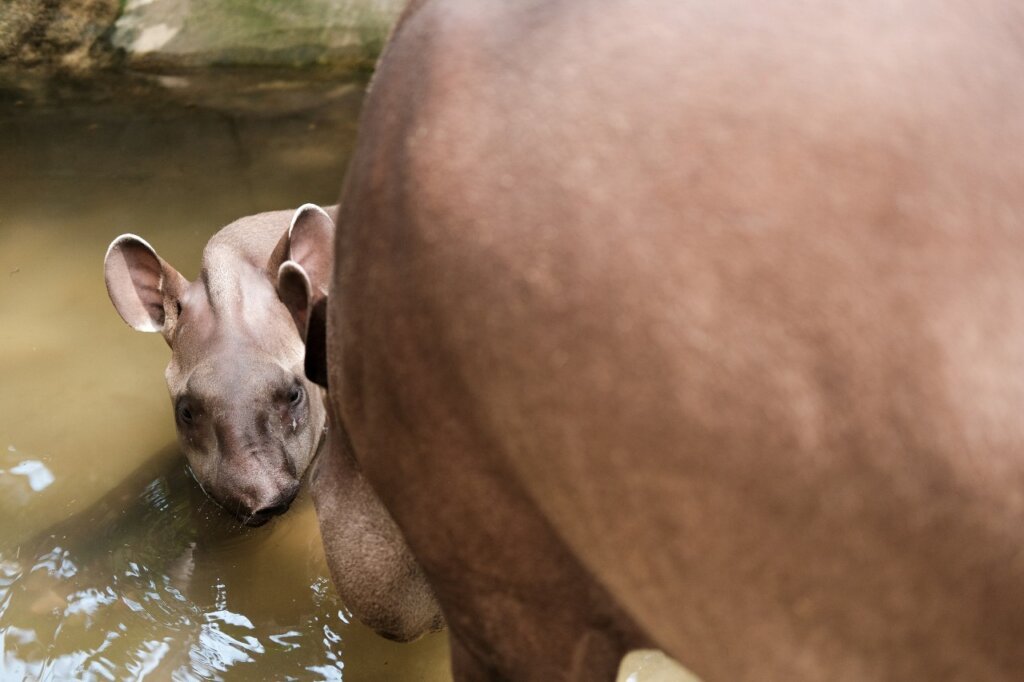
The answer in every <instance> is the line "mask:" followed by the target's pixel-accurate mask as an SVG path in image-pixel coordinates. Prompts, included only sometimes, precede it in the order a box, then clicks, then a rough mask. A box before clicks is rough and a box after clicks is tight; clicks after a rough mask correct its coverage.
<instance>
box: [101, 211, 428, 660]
mask: <svg viewBox="0 0 1024 682" xmlns="http://www.w3.org/2000/svg"><path fill="white" fill-rule="evenodd" d="M328 210H332V209H328ZM333 235H334V222H333V220H332V219H331V218H330V216H329V215H328V214H327V212H326V211H325V210H324V209H321V208H320V207H318V206H315V205H313V204H306V205H304V206H301V207H300V208H299V209H298V210H295V211H275V212H271V213H261V214H259V215H255V216H250V217H246V218H241V219H239V220H237V221H235V222H233V223H231V224H230V225H228V226H227V227H225V228H223V229H222V230H221V231H220V232H218V233H217V234H216V235H214V236H213V238H212V239H211V240H210V242H209V243H208V244H207V245H206V248H205V250H204V251H203V261H202V269H201V272H200V275H199V278H198V279H197V280H196V281H195V282H189V281H187V280H186V279H185V278H184V277H183V276H182V275H181V274H179V273H178V271H177V270H175V269H174V268H173V267H171V266H170V265H169V264H168V263H167V262H166V261H164V260H163V259H162V258H160V256H158V255H157V253H156V251H155V250H154V249H153V247H151V246H150V245H149V244H148V243H147V242H146V241H145V240H143V239H142V238H140V237H137V236H135V235H132V234H125V235H121V236H120V237H118V238H117V239H115V240H114V241H113V242H112V243H111V245H110V248H109V249H108V250H107V255H106V259H105V262H104V275H105V279H106V284H107V291H108V292H109V294H110V300H111V301H113V303H114V307H115V308H116V309H117V312H118V313H119V314H120V315H121V317H122V318H123V319H124V321H125V322H127V323H128V324H129V325H130V326H131V327H133V328H134V329H136V330H138V331H146V332H160V333H161V334H162V335H163V337H164V339H165V340H166V341H167V344H168V345H169V346H170V347H171V361H170V363H169V364H168V366H167V371H166V373H165V374H166V379H167V387H168V389H169V390H170V394H171V402H172V404H173V406H174V421H175V426H176V429H177V432H178V439H179V441H180V443H181V447H182V449H183V450H184V451H185V455H186V457H187V458H188V461H189V463H190V465H191V467H192V470H193V472H194V474H195V477H196V480H197V481H198V483H199V485H200V486H202V488H203V489H204V490H205V491H206V493H207V494H208V495H209V496H210V497H212V498H213V499H214V500H216V501H217V502H218V503H219V504H220V505H221V506H222V507H224V508H225V509H226V510H228V511H230V512H232V513H234V514H235V515H236V516H237V517H238V518H239V519H240V520H242V521H243V522H244V523H246V524H248V525H251V526H258V525H260V524H263V523H266V522H267V521H268V520H269V519H270V518H271V517H272V516H274V515H275V514H281V513H283V512H285V511H286V510H287V509H288V506H289V505H290V504H291V502H292V500H294V498H295V495H296V493H297V492H298V489H299V482H300V480H301V479H302V476H303V473H304V472H305V471H306V469H307V468H308V467H309V466H310V463H311V462H312V461H313V460H314V457H315V456H316V454H317V452H318V451H320V450H323V451H324V455H325V456H324V457H321V458H320V459H319V460H318V462H317V464H316V465H315V466H316V469H317V470H316V471H314V472H313V476H312V477H311V478H312V480H313V482H312V493H313V500H314V502H315V504H316V507H317V516H318V518H319V521H320V529H321V534H322V535H323V537H324V539H325V542H324V549H325V552H326V554H327V562H328V565H329V567H330V569H331V576H332V578H333V580H334V583H335V586H336V587H337V588H338V592H339V593H340V594H341V596H342V598H343V599H344V601H345V603H346V605H347V606H348V608H349V609H350V610H351V611H352V612H353V613H354V614H355V615H356V617H357V618H359V619H360V620H361V621H362V622H363V623H365V624H366V625H369V626H370V627H371V628H373V629H374V630H375V631H376V632H377V633H378V634H380V635H383V636H385V637H388V638H390V639H396V640H403V641H404V640H410V639H415V638H416V637H418V636H419V635H421V634H423V633H424V632H428V631H431V630H437V629H440V628H441V627H442V626H443V623H444V619H443V617H442V616H441V612H440V608H439V607H438V605H437V602H436V600H435V599H434V595H433V593H432V591H431V590H430V588H429V587H428V586H427V583H426V580H425V578H424V577H423V573H422V570H421V569H420V567H419V564H418V563H417V562H416V561H415V560H414V559H413V558H412V554H411V553H410V551H409V548H408V547H407V546H406V544H405V540H404V539H403V538H402V535H401V533H400V532H399V531H398V528H397V526H396V525H395V523H394V521H393V520H392V518H391V516H390V514H388V512H387V510H386V509H385V508H384V506H383V504H382V503H381V502H380V500H379V499H378V498H377V496H376V494H374V493H373V491H372V490H371V489H370V487H369V485H368V484H367V483H366V481H365V479H364V478H363V476H362V473H361V472H360V471H359V468H358V466H356V464H355V460H354V458H353V457H352V456H351V453H350V451H349V450H348V448H345V447H343V446H344V444H345V443H346V442H347V437H346V435H345V434H344V432H343V431H341V430H340V429H335V430H334V433H333V435H332V437H333V438H335V439H336V440H338V441H339V444H338V446H337V447H335V448H334V451H333V452H331V451H330V450H329V449H328V448H326V447H325V446H324V444H325V443H326V441H327V429H326V427H325V417H324V405H323V395H322V391H321V389H320V388H319V387H318V386H317V385H316V384H314V383H311V382H310V381H309V380H307V379H306V374H305V372H304V371H303V358H304V356H305V355H306V353H305V352H304V346H303V340H302V338H300V335H299V331H298V330H299V329H301V330H302V332H305V330H306V328H307V325H308V324H309V318H310V317H312V318H313V322H314V324H318V325H320V326H322V324H323V320H322V318H319V319H318V318H317V316H318V315H319V314H321V313H322V311H323V305H322V301H323V299H324V297H325V295H326V291H327V283H328V281H329V279H330V277H331V268H332V256H331V249H329V248H322V246H323V245H324V244H330V243H331V242H332V241H333ZM283 300H284V301H289V302H290V308H291V311H289V308H288V307H286V306H285V304H284V303H283V302H282V301H283ZM299 302H301V304H302V305H298V303H299ZM307 303H310V304H313V305H306V304H307ZM314 336H315V337H317V338H322V332H321V333H320V334H318V335H314ZM310 350H311V353H310V354H309V359H310V361H311V362H314V363H315V367H317V368H320V369H322V367H323V363H322V359H321V361H320V362H315V361H316V358H317V351H316V350H315V349H310ZM320 352H321V353H322V349H321V351H320ZM314 376H315V375H314ZM324 383H325V382H324Z"/></svg>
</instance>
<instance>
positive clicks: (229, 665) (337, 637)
mask: <svg viewBox="0 0 1024 682" xmlns="http://www.w3.org/2000/svg"><path fill="white" fill-rule="evenodd" d="M195 488H196V487H195V484H194V483H193V482H192V481H191V480H190V479H189V478H188V477H187V474H186V472H185V469H184V464H183V463H182V462H181V461H180V460H179V461H172V462H170V463H169V465H168V468H167V470H166V471H165V472H163V473H161V474H160V475H159V476H157V477H155V478H153V479H152V480H151V481H149V482H148V483H147V484H146V485H144V486H142V489H141V490H140V491H139V492H138V494H137V495H136V496H135V497H134V499H132V500H130V501H129V503H128V505H127V506H125V507H118V505H112V504H104V503H101V504H98V505H96V506H95V507H94V508H93V509H90V510H89V511H88V512H87V513H85V514H83V515H81V516H80V517H78V518H75V519H73V520H71V521H69V522H67V523H64V524H61V525H60V526H58V527H56V528H54V529H52V531H51V532H48V533H46V534H44V535H43V536H41V537H39V538H37V539H36V540H34V541H33V542H29V543H25V544H23V545H21V546H19V547H17V548H14V549H13V550H11V549H5V550H3V551H2V552H0V624H2V627H0V652H2V657H0V677H3V678H4V679H9V678H14V679H22V678H26V677H27V678H56V679H67V678H71V679H110V680H113V679H123V678H125V677H130V678H132V679H141V678H143V677H146V676H153V678H154V679H174V680H193V679H197V678H198V679H250V678H252V677H253V676H256V675H257V673H258V676H259V677H260V678H268V677H272V678H274V679H311V678H313V679H338V680H340V679H343V678H344V679H346V680H351V679H357V680H358V679H395V678H396V676H397V678H398V679H446V678H447V670H446V664H445V662H444V658H445V642H444V637H443V636H441V637H438V636H433V637H428V638H425V639H424V640H421V641H420V642H417V643H415V644H412V645H405V646H403V645H398V644H394V643H391V642H387V641H385V640H382V639H380V638H378V637H376V635H374V634H372V633H371V632H369V631H367V630H366V629H365V628H363V627H362V626H360V625H359V624H358V623H356V622H354V621H353V619H352V618H351V617H350V615H349V614H348V613H347V612H346V611H345V608H344V606H343V605H342V604H341V602H340V601H339V600H338V598H337V595H336V594H335V593H334V591H333V589H332V587H331V585H330V581H329V579H328V578H327V573H326V567H325V565H324V562H323V556H322V554H321V552H320V550H319V543H318V538H317V536H316V527H315V524H314V519H313V516H312V514H313V512H312V508H311V505H310V503H309V501H308V500H305V499H301V498H300V500H299V501H297V503H296V508H295V509H294V510H293V512H291V513H289V514H288V515H286V516H285V517H282V518H281V519H279V520H277V521H275V522H272V523H271V524H269V525H268V526H266V527H263V528H257V529H250V528H246V527H243V526H240V525H238V524H237V523H236V522H235V521H234V520H233V519H232V518H231V517H229V516H227V515H226V514H224V513H223V512H222V511H221V510H219V509H217V508H216V507H214V506H213V505H211V504H209V503H207V502H205V501H204V500H205V498H203V497H202V496H201V495H199V494H197V491H196V489H195ZM389 649H390V651H389ZM353 652H355V656H353Z"/></svg>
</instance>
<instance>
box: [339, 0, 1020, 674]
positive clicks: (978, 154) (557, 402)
mask: <svg viewBox="0 0 1024 682" xmlns="http://www.w3.org/2000/svg"><path fill="white" fill-rule="evenodd" d="M1022 30H1024V9H1022V8H1021V6H1020V5H1019V3H1014V2H1009V1H1007V0H981V1H980V2H979V1H978V0H970V1H968V0H940V1H937V2H908V3H892V2H883V1H881V0H868V1H866V2H858V3H838V2H824V3H810V4H809V3H803V2H789V1H781V2H773V3H767V4H765V3H757V2H751V1H750V0H731V1H726V2H720V1H715V2H710V1H707V2H679V1H678V0H649V1H648V2H625V1H615V0H605V1H598V0H576V1H566V2H548V1H546V0H545V1H543V2H541V1H539V0H526V1H523V2H514V3H509V2H496V1H494V2H492V1H488V0H423V1H421V2H415V3H414V4H413V5H412V7H411V8H410V9H409V10H407V12H406V15H405V17H404V19H403V20H402V22H401V23H400V25H399V26H398V28H397V29H396V31H395V33H394V35H393V38H392V40H391V42H390V45H389V46H388V48H387V49H386V52H385V54H384V56H383V58H382V60H381V61H380V64H379V68H378V70H377V73H376V76H375V79H374V82H373V87H372V90H371V92H370V94H369V97H368V100H367V102H366V105H365V109H364V113H363V117H362V123H361V128H360V135H359V141H358V146H357V150H356V153H355V157H354V160H353V161H352V163H351V166H350V169H349V173H348V176H347V179H346V184H345V188H344V191H343V193H342V204H341V209H340V214H339V220H338V225H339V231H338V238H337V251H336V259H337V260H336V279H335V281H334V287H333V293H332V298H331V300H330V304H329V324H328V338H327V341H328V358H329V368H330V371H329V375H330V391H329V393H330V398H331V401H332V403H333V409H334V410H335V412H336V415H337V417H338V418H340V421H341V422H343V423H344V426H345V428H346V429H347V430H348V433H349V434H350V436H351V440H352V444H353V446H354V449H355V452H356V456H357V459H358V462H359V463H360V465H361V466H362V468H363V471H364V473H365V474H366V476H367V477H368V479H369V480H370V481H371V482H372V484H373V485H374V486H375V488H376V489H377V491H378V492H379V493H380V494H381V496H382V498H383V500H384V502H385V503H386V505H387V506H388V508H389V509H390V510H391V511H392V513H393V515H394V517H395V519H396V520H397V523H398V525H399V526H400V528H401V529H402V530H403V531H404V533H405V535H406V538H407V540H408V542H409V544H410V546H411V548H412V550H413V552H414V554H415V555H416V556H417V558H418V559H419V560H420V561H421V563H422V564H423V566H424V569H425V571H426V573H427V576H428V579H429V580H430V582H431V583H432V585H433V587H434V588H435V590H436V593H437V595H438V598H439V600H440V601H441V603H442V607H443V609H444V611H445V614H446V617H447V619H448V622H449V624H450V627H451V632H452V642H453V657H454V658H453V666H454V671H455V673H456V677H457V678H458V679H482V678H485V677H490V678H509V679H556V678H559V677H570V678H574V679H601V678H602V677H603V678H605V679H607V678H609V677H610V676H611V675H612V674H613V671H614V666H615V664H616V662H617V657H618V655H619V654H620V653H621V652H622V650H624V649H625V648H627V647H630V646H636V645H646V644H654V645H657V646H660V647H662V648H664V649H665V650H667V651H668V652H670V653H671V654H672V655H674V656H676V657H677V658H678V659H679V660H680V661H682V662H683V663H685V664H686V665H688V666H689V667H691V668H692V669H693V670H694V671H695V672H697V673H698V674H700V675H701V676H703V677H704V678H705V679H707V680H709V681H710V680H789V679H817V680H824V679H827V680H865V679H875V680H882V679H886V680H910V679H917V680H925V679H927V680H940V679H941V680H954V679H955V680H982V679H984V680H1011V679H1014V680H1015V679H1019V676H1020V674H1021V671H1022V670H1024V646H1021V643H1022V641H1024V640H1022V638H1024V533H1022V529H1024V419H1022V418H1021V414H1022V413H1024V78H1022V74H1024V41H1021V39H1020V36H1021V31H1022Z"/></svg>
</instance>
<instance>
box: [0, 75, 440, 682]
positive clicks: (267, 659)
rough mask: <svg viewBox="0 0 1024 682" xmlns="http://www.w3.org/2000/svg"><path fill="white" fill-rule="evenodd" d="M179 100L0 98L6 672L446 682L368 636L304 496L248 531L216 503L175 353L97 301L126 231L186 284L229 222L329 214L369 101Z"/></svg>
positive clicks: (1, 622) (188, 94)
mask: <svg viewBox="0 0 1024 682" xmlns="http://www.w3.org/2000/svg"><path fill="white" fill-rule="evenodd" d="M164 80H165V81H166V79H164ZM163 85H164V86H171V87H172V88H176V89H177V90H175V91H172V94H171V95H167V94H164V93H163V92H162V90H161V87H155V86H154V85H153V84H152V83H150V82H149V81H147V80H145V79H141V78H135V77H125V78H122V79H117V80H113V81H111V82H108V83H100V84H92V85H90V86H89V87H88V88H83V87H80V86H74V85H60V84H57V85H50V86H46V87H42V86H39V85H37V84H34V83H22V84H19V85H18V86H17V87H7V88H5V89H0V376H2V377H3V380H2V383H0V518H2V519H3V520H2V521H0V678H3V679H142V678H151V679H159V680H162V679H180V680H186V679H255V678H260V679H345V680H389V679H411V680H445V679H449V678H450V676H449V673H448V667H447V648H446V647H447V644H446V638H445V636H444V635H443V634H442V635H433V636H429V637H426V638H424V639H422V640H420V641H419V642H416V643H414V644H411V645H400V644H395V643H392V642H388V641H387V640H384V639H382V638H379V637H377V636H376V635H374V634H373V633H372V632H370V631H369V630H367V629H366V628H363V627H362V626H360V625H358V624H357V623H355V622H353V620H352V619H351V617H350V616H349V614H348V612H347V611H346V610H345V608H344V605H343V604H342V603H341V602H340V600H339V599H338V597H337V595H336V594H335V592H334V589H333V588H332V586H331V584H330V580H329V578H328V575H327V570H326V566H325V563H324V558H323V552H322V549H321V545H320V539H319V535H318V532H317V527H316V520H315V516H314V514H313V509H312V505H311V504H310V503H309V500H308V499H304V498H300V500H299V501H298V502H297V504H296V506H295V507H294V508H293V511H291V512H289V513H288V514H287V515H285V516H284V517H282V518H280V519H278V520H276V521H274V522H272V523H271V524H269V525H268V526H266V527H263V528H258V529H248V528H244V527H240V526H239V525H238V524H237V523H236V522H235V521H234V520H233V519H232V518H230V517H228V516H226V515H225V514H223V513H222V512H221V511H220V510H219V509H218V508H217V507H216V506H215V505H213V504H212V503H210V502H209V501H207V500H206V499H205V498H204V497H203V496H202V494H201V493H200V492H199V491H198V490H197V486H196V485H195V484H194V482H193V481H192V480H191V479H190V478H189V477H188V476H187V475H186V471H185V463H184V459H183V458H182V457H181V455H180V454H179V452H178V450H177V448H176V447H175V446H174V431H173V424H172V419H171V410H170V403H169V399H168V397H167V390H166V388H165V386H164V383H163V368H164V366H165V365H166V362H167V360H168V355H169V351H168V349H167V347H166V345H165V344H164V342H163V340H162V339H161V338H160V336H159V335H156V334H141V333H136V332H133V331H132V330H130V329H129V328H128V327H127V326H126V325H125V324H124V323H123V322H122V321H121V320H120V318H119V317H118V316H117V314H116V313H115V312H114V310H113V307H112V306H111V305H110V302H109V300H108V299H107V295H106V291H105V289H104V285H103V276H102V260H103V255H104V253H105V250H106V247H107V244H108V243H109V242H110V240H111V239H112V238H113V237H115V236H117V235H118V234H120V233H122V232H135V233H137V234H140V235H142V236H143V237H144V238H146V239H147V240H148V241H149V242H150V243H151V244H153V246H154V247H155V248H156V249H157V251H158V252H159V253H160V254H161V256H163V257H164V258H165V259H166V260H168V261H169V262H171V263H172V264H173V265H174V266H175V267H176V268H178V269H179V270H180V271H181V272H182V274H184V275H185V276H186V277H189V278H194V277H195V276H196V274H197V269H198V263H199V257H200V253H201V250H202V247H203V245H204V244H205V242H206V240H207V239H208V238H209V237H210V235H211V234H213V232H215V231H216V230H217V229H218V228H219V227H220V226H222V225H224V224H226V223H228V222H230V221H231V220H234V219H235V218H238V217H240V216H242V215H247V214H251V213H255V212H259V211H263V210H274V209H280V208H288V207H294V206H297V205H299V204H302V203H304V202H307V201H313V202H318V203H332V202H333V201H335V199H336V195H337V190H338V187H339V186H340V178H341V177H342V172H343V168H344V163H345V160H346V157H347V154H348V150H349V148H350V145H351V143H352V139H353V136H354V130H355V118H356V114H357V112H358V106H359V102H360V98H361V90H362V88H361V86H359V85H346V84H337V83H331V82H328V81H324V82H322V83H320V82H316V81H315V80H313V81H307V82H296V81H295V79H294V78H293V77H289V78H285V77H279V76H278V75H277V74H261V75H260V76H259V77H253V76H252V74H246V75H245V76H244V77H243V76H241V75H239V76H238V77H237V78H232V76H231V75H230V74H227V75H220V76H218V77H217V78H216V79H215V80H213V81H212V82H205V81H198V82H189V81H187V80H183V79H180V78H179V79H171V80H170V81H168V82H165V83H164V84H163Z"/></svg>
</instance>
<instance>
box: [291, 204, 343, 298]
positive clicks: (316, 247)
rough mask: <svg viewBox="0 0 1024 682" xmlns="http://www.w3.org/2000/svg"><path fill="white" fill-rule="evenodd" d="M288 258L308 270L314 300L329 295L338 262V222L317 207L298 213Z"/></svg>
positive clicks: (308, 205)
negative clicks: (333, 273) (335, 262)
mask: <svg viewBox="0 0 1024 682" xmlns="http://www.w3.org/2000/svg"><path fill="white" fill-rule="evenodd" d="M288 259H289V260H292V261H295V262H296V263H298V264H299V265H300V266H302V269H303V270H305V271H306V276H307V278H308V279H309V284H310V294H311V295H312V298H313V300H314V301H315V300H316V299H318V298H319V295H326V294H327V289H328V286H329V284H330V280H331V267H332V263H333V261H334V221H333V220H332V219H331V216H329V215H328V214H327V211H325V210H324V209H322V208H320V207H319V206H317V205H316V204H303V205H302V206H299V208H297V209H296V210H295V215H294V216H292V224H291V227H289V228H288ZM318 294H319V295H318Z"/></svg>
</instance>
